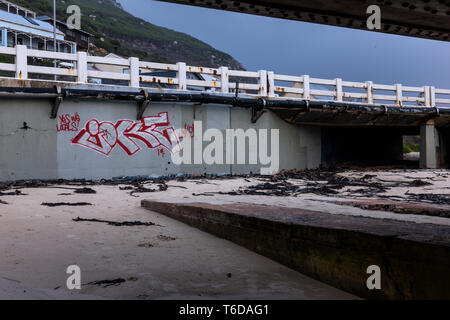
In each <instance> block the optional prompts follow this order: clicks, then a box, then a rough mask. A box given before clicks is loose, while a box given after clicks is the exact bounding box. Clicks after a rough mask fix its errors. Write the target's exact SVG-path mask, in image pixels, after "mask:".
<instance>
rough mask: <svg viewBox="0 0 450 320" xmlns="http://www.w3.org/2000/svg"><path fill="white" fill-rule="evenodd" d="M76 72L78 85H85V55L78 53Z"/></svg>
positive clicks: (84, 53)
mask: <svg viewBox="0 0 450 320" xmlns="http://www.w3.org/2000/svg"><path fill="white" fill-rule="evenodd" d="M77 69H78V70H77V72H78V79H77V81H78V82H79V83H87V82H88V68H87V53H86V52H82V51H78V59H77Z"/></svg>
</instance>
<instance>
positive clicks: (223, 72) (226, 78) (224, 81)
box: [219, 67, 230, 93]
mask: <svg viewBox="0 0 450 320" xmlns="http://www.w3.org/2000/svg"><path fill="white" fill-rule="evenodd" d="M219 72H220V83H221V87H220V92H222V93H229V92H230V74H229V73H228V67H220V68H219Z"/></svg>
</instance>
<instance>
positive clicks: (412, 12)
mask: <svg viewBox="0 0 450 320" xmlns="http://www.w3.org/2000/svg"><path fill="white" fill-rule="evenodd" d="M159 1H165V2H175V3H179V4H186V5H193V6H199V7H206V8H210V9H218V10H227V11H234V12H240V13H247V14H255V15H261V16H267V17H272V18H281V19H288V20H298V21H306V22H311V23H319V24H326V25H332V26H338V27H346V28H352V29H361V30H369V29H368V28H367V19H368V18H369V16H370V15H369V14H367V9H368V7H369V5H372V4H376V5H378V6H379V7H380V10H381V30H376V31H378V32H383V33H391V34H397V35H404V36H410V37H418V38H426V39H433V40H442V41H450V19H449V14H450V10H449V7H448V1H447V3H446V2H445V1H441V0H439V1H438V0H430V1H421V3H415V2H411V1H410V2H405V1H403V0H392V1H372V2H370V1H369V2H368V1H361V0H341V1H331V0H329V1H317V0H241V1H234V0H222V1H204V0H159ZM417 2H418V1H417Z"/></svg>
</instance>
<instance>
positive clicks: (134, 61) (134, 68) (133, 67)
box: [130, 57, 140, 88]
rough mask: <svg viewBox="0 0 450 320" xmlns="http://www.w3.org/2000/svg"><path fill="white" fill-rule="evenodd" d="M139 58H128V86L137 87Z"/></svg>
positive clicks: (138, 84)
mask: <svg viewBox="0 0 450 320" xmlns="http://www.w3.org/2000/svg"><path fill="white" fill-rule="evenodd" d="M139 86H140V81H139V58H135V57H132V58H130V87H133V88H139Z"/></svg>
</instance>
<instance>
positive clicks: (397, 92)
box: [395, 84, 403, 107]
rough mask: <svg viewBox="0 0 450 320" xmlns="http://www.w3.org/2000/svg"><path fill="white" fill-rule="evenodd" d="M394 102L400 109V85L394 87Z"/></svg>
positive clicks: (401, 100) (401, 97)
mask: <svg viewBox="0 0 450 320" xmlns="http://www.w3.org/2000/svg"><path fill="white" fill-rule="evenodd" d="M395 96H396V98H395V102H396V103H397V105H399V106H400V107H402V104H403V92H402V85H401V84H396V85H395Z"/></svg>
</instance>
